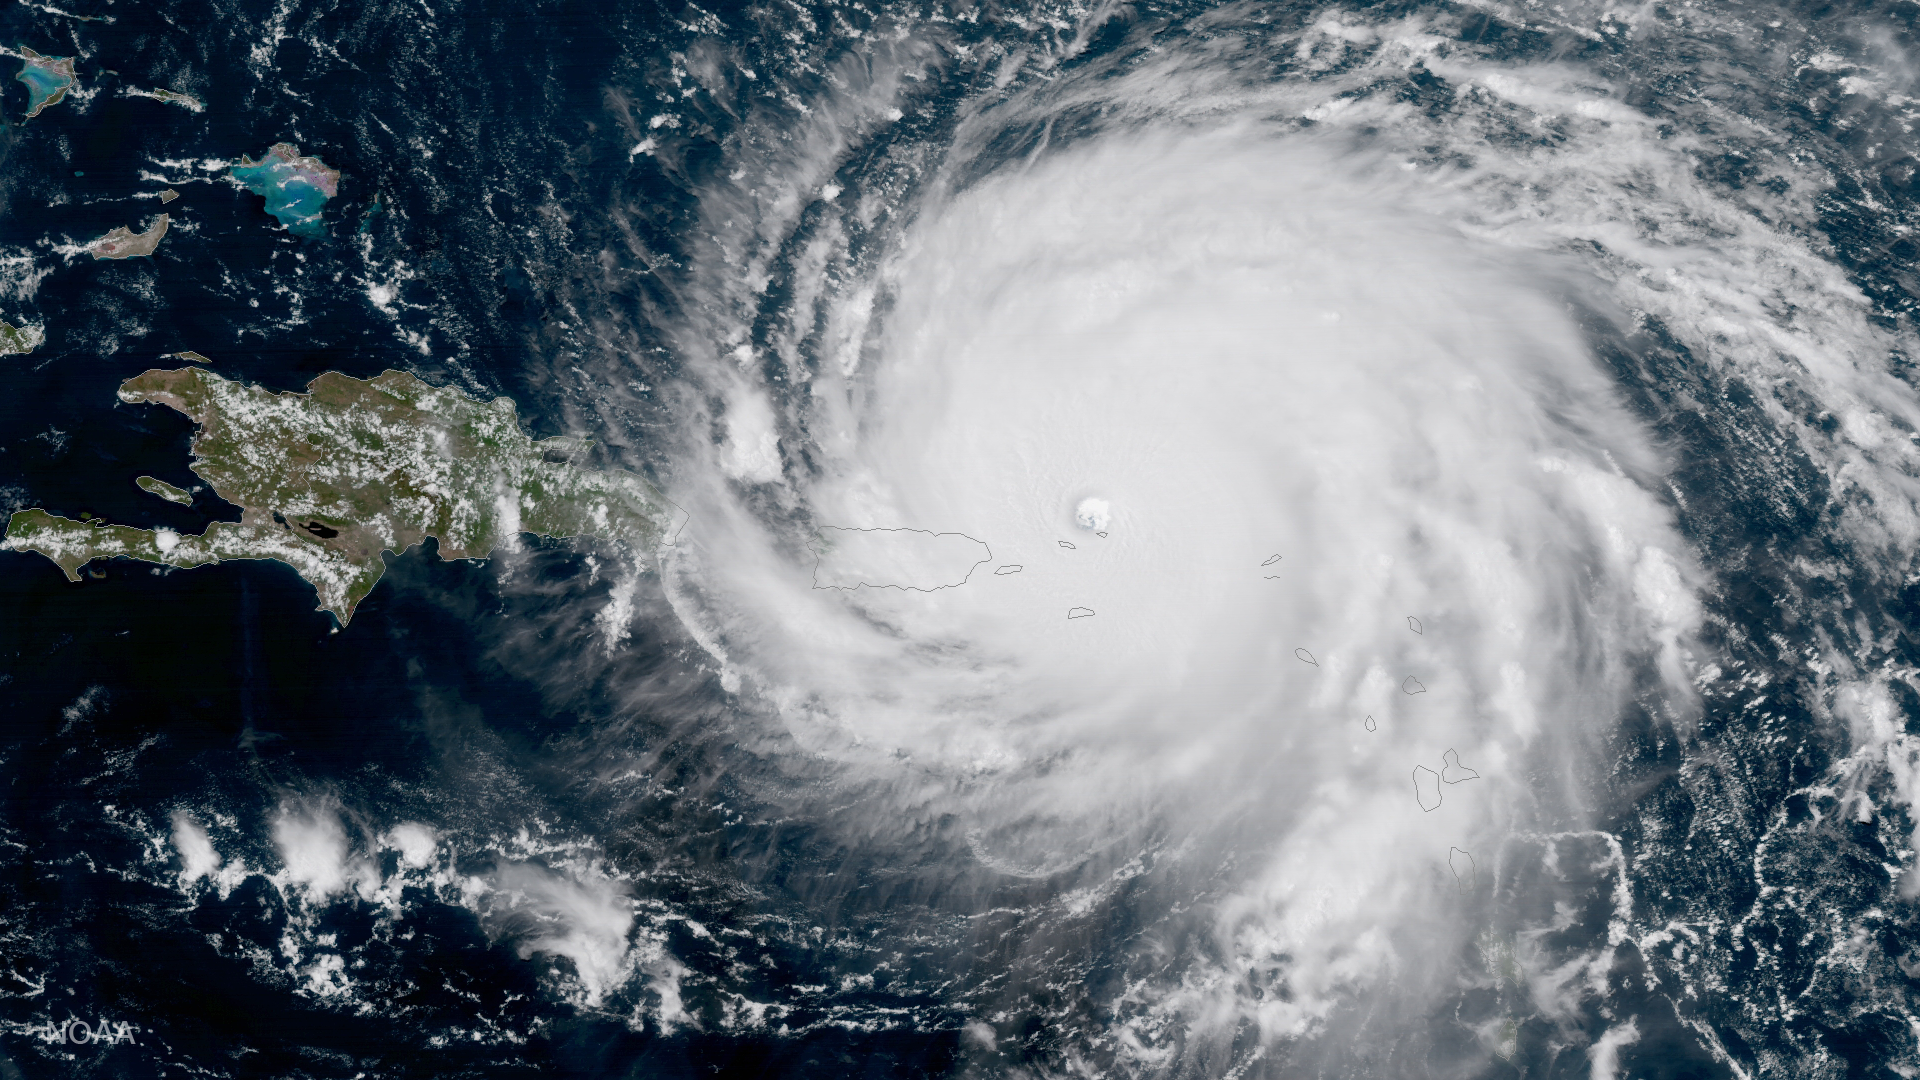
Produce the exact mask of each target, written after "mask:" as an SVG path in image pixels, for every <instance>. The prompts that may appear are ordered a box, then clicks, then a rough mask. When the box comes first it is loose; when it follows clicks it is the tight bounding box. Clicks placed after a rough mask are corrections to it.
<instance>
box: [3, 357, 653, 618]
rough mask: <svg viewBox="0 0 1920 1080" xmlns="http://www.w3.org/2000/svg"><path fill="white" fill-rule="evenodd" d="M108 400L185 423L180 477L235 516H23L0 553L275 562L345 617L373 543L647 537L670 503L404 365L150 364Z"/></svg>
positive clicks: (573, 443)
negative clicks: (170, 519)
mask: <svg viewBox="0 0 1920 1080" xmlns="http://www.w3.org/2000/svg"><path fill="white" fill-rule="evenodd" d="M120 398H121V400H123V401H128V402H157V403H159V404H162V405H166V406H169V407H171V408H173V409H176V410H178V411H180V412H182V413H184V414H186V416H187V417H189V418H190V419H192V420H193V421H194V423H195V424H197V425H199V428H198V431H197V432H196V433H195V435H194V439H193V454H194V460H193V463H192V468H193V471H194V472H195V473H196V474H198V475H199V476H200V477H201V478H202V479H204V480H205V481H206V482H207V483H208V484H209V485H210V486H211V487H212V488H213V490H214V492H215V493H216V494H218V495H219V496H220V497H221V498H223V499H225V500H227V501H228V502H231V503H234V504H235V505H237V506H239V507H240V508H241V520H240V521H239V522H238V523H237V524H236V523H231V522H215V523H214V524H212V525H210V526H208V527H207V530H206V532H205V533H203V534H201V535H199V536H188V535H183V534H180V533H174V532H171V531H169V530H166V529H160V530H153V531H149V530H145V529H134V528H129V527H127V526H123V525H107V524H104V523H100V522H97V521H96V522H92V523H89V522H84V521H73V520H70V519H67V518H61V517H55V516H53V515H52V514H49V513H47V512H46V511H45V510H40V509H34V510H23V511H21V512H20V513H17V514H15V515H13V518H12V520H11V521H10V522H9V523H8V526H7V534H6V537H5V538H4V539H0V548H4V549H10V550H15V551H37V552H39V553H41V554H43V555H45V556H47V557H48V558H50V559H52V560H53V561H54V562H56V563H58V564H59V565H60V567H61V569H63V570H65V571H66V574H67V577H68V578H69V579H70V580H74V581H78V580H79V579H80V569H81V567H83V566H85V565H86V564H87V563H89V562H91V561H92V560H94V559H98V558H106V557H111V556H116V555H126V556H130V557H132V558H135V559H140V560H143V561H146V562H155V563H164V564H167V565H170V566H198V565H201V564H203V563H212V562H219V561H221V560H222V559H277V560H279V561H281V562H284V563H287V564H288V565H290V566H292V567H293V568H294V569H295V570H297V571H299V573H300V575H301V576H302V577H304V578H306V579H307V580H308V581H309V582H312V583H313V586H314V588H315V589H316V591H317V592H318V593H319V599H320V607H321V608H322V609H323V610H326V611H329V612H332V613H333V614H334V615H335V617H337V618H338V619H339V620H340V622H341V624H342V625H345V624H346V623H347V622H348V620H350V619H351V618H352V617H353V610H354V608H355V606H356V605H358V604H359V603H360V601H361V600H363V599H365V598H366V596H367V594H368V593H369V592H371V591H372V590H373V587H374V584H375V583H376V582H378V581H379V580H380V576H381V574H382V573H383V572H384V570H385V563H384V562H383V561H382V559H381V557H380V553H381V552H382V551H394V552H399V551H404V550H406V549H407V548H409V547H411V546H413V545H414V544H417V543H420V542H421V541H423V540H425V539H426V538H427V537H429V536H432V537H435V538H437V539H438V540H439V542H440V552H441V554H442V555H444V556H445V557H447V558H451V559H464V558H484V557H486V556H487V555H488V554H489V553H491V552H492V551H493V550H494V549H495V548H497V547H500V546H502V545H506V544H510V543H512V542H513V540H514V537H515V536H516V535H517V534H518V533H522V532H528V533H535V534H538V535H541V536H550V537H572V536H587V535H591V536H598V537H602V538H607V539H614V540H620V541H626V542H630V543H635V544H639V543H647V544H651V543H652V542H654V541H657V540H658V539H659V538H660V537H661V536H662V535H663V534H664V532H665V531H666V529H667V528H668V526H669V524H670V522H671V520H672V515H673V514H675V513H677V511H675V510H674V509H673V508H672V507H671V505H670V504H669V503H667V501H666V500H665V499H663V498H661V496H660V494H659V493H658V492H657V491H655V490H654V489H653V488H652V487H651V486H650V485H648V484H647V482H646V481H645V480H642V479H641V478H640V477H638V476H636V475H634V474H632V473H629V472H623V471H618V470H614V471H606V472H601V471H593V470H588V469H582V468H578V467H576V466H574V465H573V464H572V463H571V460H572V458H573V457H574V456H575V455H576V454H577V453H578V452H579V451H580V450H581V449H582V448H583V447H584V445H585V443H584V441H583V440H580V439H574V438H565V437H562V438H555V439H546V440H542V441H539V442H535V441H534V440H533V439H532V438H530V437H528V436H527V435H526V433H525V432H523V431H521V430H520V425H519V421H518V418H517V417H516V415H515V413H514V406H513V402H512V401H511V400H509V399H507V398H496V399H494V400H493V401H491V402H480V401H476V400H474V399H473V398H470V397H467V396H466V395H465V394H462V393H460V392H458V391H456V390H447V389H439V388H436V387H433V386H429V385H428V384H426V383H424V382H421V381H420V380H419V379H416V378H414V377H413V376H411V375H408V374H406V373H404V372H399V371H388V372H386V373H384V374H382V375H380V376H378V377H376V378H373V379H364V380H363V379H352V378H348V377H347V376H345V375H340V374H337V373H334V372H328V373H327V374H325V375H322V376H320V377H319V378H317V379H315V380H313V382H312V383H311V384H310V385H309V386H308V388H307V392H306V393H304V394H300V393H280V394H276V393H272V392H270V391H267V390H263V389H261V388H259V387H254V386H248V385H246V384H244V383H237V382H231V381H229V380H226V379H222V378H220V377H219V376H217V375H214V374H213V373H212V372H209V371H207V370H206V369H204V368H191V367H189V368H180V369H178V370H174V371H161V370H154V371H149V372H146V373H145V374H143V375H140V376H138V377H136V378H133V379H129V380H127V381H126V382H125V383H123V384H121V387H120ZM155 483H158V481H155ZM141 486H142V487H143V488H146V489H147V490H148V491H153V490H154V489H153V488H152V487H149V486H148V485H147V484H144V483H142V484H141ZM173 490H176V491H178V490H179V489H177V488H176V489H173ZM156 494H160V493H159V492H156ZM183 494H184V493H183ZM163 497H164V495H163Z"/></svg>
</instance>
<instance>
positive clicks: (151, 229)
mask: <svg viewBox="0 0 1920 1080" xmlns="http://www.w3.org/2000/svg"><path fill="white" fill-rule="evenodd" d="M171 220H172V219H171V218H169V217H167V215H165V214H161V215H160V220H158V221H156V222H154V223H153V224H152V225H149V226H148V227H147V231H146V232H134V231H133V230H132V229H129V228H128V227H126V226H125V225H122V226H120V227H119V228H117V229H115V230H113V231H112V232H110V233H108V234H107V235H105V236H103V237H101V238H100V239H98V240H95V241H94V242H93V243H91V244H88V245H87V251H88V252H89V253H91V254H92V255H93V257H94V258H96V259H131V258H133V257H134V256H136V255H151V254H153V249H154V248H157V247H159V246H160V238H161V237H163V236H165V235H167V223H168V222H169V221H171Z"/></svg>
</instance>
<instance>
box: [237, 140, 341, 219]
mask: <svg viewBox="0 0 1920 1080" xmlns="http://www.w3.org/2000/svg"><path fill="white" fill-rule="evenodd" d="M233 175H234V178H235V179H237V180H239V181H240V182H241V183H242V184H245V185H246V187H247V190H248V191H251V192H253V193H254V194H256V195H264V196H266V197H267V213H269V214H272V215H273V216H274V217H276V218H278V219H279V220H280V223H281V224H282V225H285V226H286V227H287V230H288V231H289V232H292V233H295V234H297V235H299V236H314V237H317V236H321V235H324V234H325V232H326V227H325V226H324V225H323V224H322V223H321V221H320V211H321V209H322V208H324V207H325V206H326V203H327V193H326V192H324V191H322V190H320V187H319V185H317V184H315V183H314V182H313V181H312V180H311V179H310V178H308V176H307V175H306V174H305V173H304V172H302V171H301V170H300V169H299V168H298V167H296V166H293V165H289V164H286V163H285V162H281V161H277V160H274V159H272V158H269V159H268V160H267V161H264V162H262V163H260V164H258V165H236V166H234V167H233Z"/></svg>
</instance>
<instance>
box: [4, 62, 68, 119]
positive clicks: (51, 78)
mask: <svg viewBox="0 0 1920 1080" xmlns="http://www.w3.org/2000/svg"><path fill="white" fill-rule="evenodd" d="M14 78H16V79H19V80H20V81H21V82H23V83H26V84H27V115H28V116H32V115H34V114H35V113H38V112H39V111H40V110H41V109H43V108H45V107H46V106H47V105H49V104H51V103H52V102H53V101H54V100H55V99H56V98H58V97H59V96H60V95H61V94H63V93H65V92H66V91H67V90H68V89H69V88H71V87H72V86H73V76H71V75H62V74H60V73H59V72H57V71H49V70H47V69H46V68H43V67H35V66H34V65H33V64H31V63H29V64H27V65H26V66H25V67H24V68H22V69H21V71H20V74H18V75H16V76H14Z"/></svg>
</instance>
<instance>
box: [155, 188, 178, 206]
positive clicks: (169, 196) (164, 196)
mask: <svg viewBox="0 0 1920 1080" xmlns="http://www.w3.org/2000/svg"><path fill="white" fill-rule="evenodd" d="M179 197H180V193H179V192H177V191H175V190H173V189H172V188H168V189H167V190H165V191H163V192H161V193H160V205H161V206H165V205H167V204H168V203H170V202H172V201H173V200H175V199H177V198H179Z"/></svg>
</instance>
